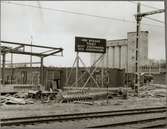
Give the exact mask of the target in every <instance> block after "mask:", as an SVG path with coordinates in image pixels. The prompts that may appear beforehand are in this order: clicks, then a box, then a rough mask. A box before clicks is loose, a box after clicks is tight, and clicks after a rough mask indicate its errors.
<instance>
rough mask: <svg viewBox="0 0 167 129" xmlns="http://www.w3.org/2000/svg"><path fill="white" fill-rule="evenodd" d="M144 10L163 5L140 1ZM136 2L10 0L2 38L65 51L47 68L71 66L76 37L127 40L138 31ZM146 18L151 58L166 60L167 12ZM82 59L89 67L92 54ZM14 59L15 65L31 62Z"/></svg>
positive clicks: (144, 26) (3, 14)
mask: <svg viewBox="0 0 167 129" xmlns="http://www.w3.org/2000/svg"><path fill="white" fill-rule="evenodd" d="M141 3H142V6H141V11H142V12H147V11H152V10H157V9H163V8H164V6H163V2H141ZM27 5H28V6H27ZM135 13H136V2H128V1H127V2H121V1H119V2H114V1H104V2H102V1H84V2H82V1H40V2H39V1H13V2H12V1H10V2H2V3H1V39H2V40H7V41H14V42H24V43H30V42H31V36H32V37H33V40H32V42H33V44H39V45H48V46H53V47H62V48H64V55H63V57H48V58H47V59H45V65H49V66H71V65H72V63H73V62H74V58H75V51H74V42H75V40H74V38H75V36H83V37H95V38H105V39H107V40H114V39H124V38H127V32H132V31H135V30H136V24H135V17H134V14H135ZM149 18H153V19H156V20H157V21H155V20H154V21H153V20H150V19H146V18H143V20H142V27H141V29H142V30H144V31H149V58H152V59H165V35H164V34H165V33H164V23H163V22H164V13H161V14H155V15H152V16H149ZM81 57H82V58H83V60H84V61H85V62H86V63H87V64H89V60H90V59H89V54H85V53H82V54H81ZM36 59H37V58H33V60H35V61H37V60H36ZM27 60H28V57H27V58H22V57H20V56H17V57H15V62H19V61H20V62H28V61H29V60H28V61H27Z"/></svg>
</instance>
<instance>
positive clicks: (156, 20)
mask: <svg viewBox="0 0 167 129" xmlns="http://www.w3.org/2000/svg"><path fill="white" fill-rule="evenodd" d="M144 18H146V19H149V20H152V21H155V22H159V23H163V24H165V22H164V21H161V20H158V19H155V18H151V17H144Z"/></svg>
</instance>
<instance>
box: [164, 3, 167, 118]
mask: <svg viewBox="0 0 167 129" xmlns="http://www.w3.org/2000/svg"><path fill="white" fill-rule="evenodd" d="M164 7H165V50H166V86H167V1H166V0H164ZM166 89H167V88H166ZM166 107H167V90H166ZM166 119H167V111H166ZM166 121H167V120H166Z"/></svg>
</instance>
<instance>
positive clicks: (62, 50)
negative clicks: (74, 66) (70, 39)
mask: <svg viewBox="0 0 167 129" xmlns="http://www.w3.org/2000/svg"><path fill="white" fill-rule="evenodd" d="M62 51H63V49H60V50H58V51H55V52H52V53H49V54H45V56H44V57H47V56H51V55H54V54H56V53H59V52H62Z"/></svg>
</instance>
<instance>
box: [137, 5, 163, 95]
mask: <svg viewBox="0 0 167 129" xmlns="http://www.w3.org/2000/svg"><path fill="white" fill-rule="evenodd" d="M164 11H165V10H164V9H159V10H155V11H151V12H144V13H140V3H138V4H137V14H136V15H135V17H136V22H137V26H136V62H135V63H136V65H135V72H136V74H137V78H136V84H137V86H135V87H136V88H135V89H136V92H137V95H138V89H139V85H140V75H139V70H138V67H139V37H140V34H139V33H140V23H141V20H142V17H145V16H149V15H153V14H158V13H163V12H164Z"/></svg>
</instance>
